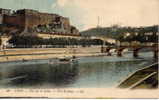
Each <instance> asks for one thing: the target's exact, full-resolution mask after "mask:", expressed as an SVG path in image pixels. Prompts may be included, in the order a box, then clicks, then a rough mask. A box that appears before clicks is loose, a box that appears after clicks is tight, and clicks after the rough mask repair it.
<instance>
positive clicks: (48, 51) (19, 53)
mask: <svg viewBox="0 0 159 100" xmlns="http://www.w3.org/2000/svg"><path fill="white" fill-rule="evenodd" d="M130 53H131V52H130V51H128V52H124V54H130ZM115 55H116V54H115V53H112V55H111V56H107V54H106V53H101V48H100V47H81V48H26V49H19V48H17V49H6V50H5V51H0V64H1V63H7V62H23V61H32V60H47V59H55V58H61V57H72V56H76V57H98V56H107V57H113V56H115ZM136 59H138V58H136ZM139 59H140V58H139Z"/></svg>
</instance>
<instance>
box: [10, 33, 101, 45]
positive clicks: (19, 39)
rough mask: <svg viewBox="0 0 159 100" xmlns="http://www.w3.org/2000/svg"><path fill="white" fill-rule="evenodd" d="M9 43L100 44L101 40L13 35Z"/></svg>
mask: <svg viewBox="0 0 159 100" xmlns="http://www.w3.org/2000/svg"><path fill="white" fill-rule="evenodd" d="M9 43H10V44H13V45H14V46H18V45H24V46H34V45H60V46H66V45H82V46H90V45H102V44H103V41H102V40H99V39H75V38H50V39H43V38H40V37H37V36H19V35H17V36H13V37H12V38H11V39H10V40H9Z"/></svg>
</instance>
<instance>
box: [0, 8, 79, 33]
mask: <svg viewBox="0 0 159 100" xmlns="http://www.w3.org/2000/svg"><path fill="white" fill-rule="evenodd" d="M0 25H11V26H16V27H18V28H20V29H23V30H25V29H34V31H36V32H43V33H52V34H53V33H58V34H75V35H78V34H79V31H78V29H77V28H76V27H74V26H72V25H70V21H69V19H68V18H66V17H63V16H60V15H57V14H50V13H43V12H39V11H37V10H31V9H20V10H17V11H11V10H10V9H2V8H0Z"/></svg>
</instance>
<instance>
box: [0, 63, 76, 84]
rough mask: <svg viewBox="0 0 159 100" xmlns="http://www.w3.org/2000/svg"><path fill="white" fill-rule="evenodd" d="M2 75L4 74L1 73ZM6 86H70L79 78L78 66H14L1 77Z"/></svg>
mask: <svg viewBox="0 0 159 100" xmlns="http://www.w3.org/2000/svg"><path fill="white" fill-rule="evenodd" d="M1 74H2V73H1ZM2 76H3V82H4V81H6V80H7V81H6V82H5V84H9V85H14V86H17V87H19V86H22V87H23V86H33V85H42V84H45V83H50V84H52V85H56V86H60V85H64V84H70V83H73V82H74V81H75V79H76V78H75V77H77V76H78V64H61V65H51V64H37V65H23V66H13V67H12V68H11V69H8V70H7V71H5V73H3V75H1V77H2Z"/></svg>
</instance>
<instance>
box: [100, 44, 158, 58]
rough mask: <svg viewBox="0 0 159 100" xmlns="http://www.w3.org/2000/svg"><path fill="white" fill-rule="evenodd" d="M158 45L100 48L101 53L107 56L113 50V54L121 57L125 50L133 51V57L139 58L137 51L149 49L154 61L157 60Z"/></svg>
mask: <svg viewBox="0 0 159 100" xmlns="http://www.w3.org/2000/svg"><path fill="white" fill-rule="evenodd" d="M158 47H159V46H158V44H153V45H142V46H107V47H104V46H102V47H101V53H107V55H108V56H110V55H111V52H110V51H111V50H112V49H115V52H117V56H119V57H121V56H122V54H123V51H124V50H125V49H132V51H133V56H134V57H138V56H139V51H140V50H141V49H146V48H150V50H151V51H153V57H154V58H155V59H156V58H158Z"/></svg>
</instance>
